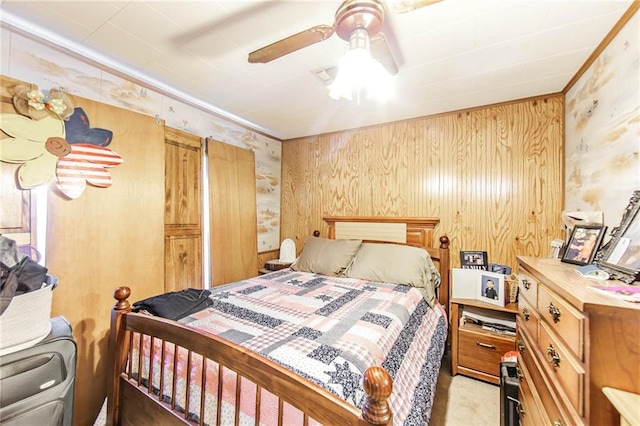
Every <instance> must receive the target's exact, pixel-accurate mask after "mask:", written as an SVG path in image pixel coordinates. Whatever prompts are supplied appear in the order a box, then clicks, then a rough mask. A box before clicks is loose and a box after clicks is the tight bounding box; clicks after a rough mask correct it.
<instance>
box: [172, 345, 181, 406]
mask: <svg viewBox="0 0 640 426" xmlns="http://www.w3.org/2000/svg"><path fill="white" fill-rule="evenodd" d="M179 350H180V348H179V347H178V345H175V346H174V348H173V380H172V381H171V409H172V410H174V411H175V409H176V385H177V384H178V352H179Z"/></svg>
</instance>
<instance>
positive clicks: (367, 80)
mask: <svg viewBox="0 0 640 426" xmlns="http://www.w3.org/2000/svg"><path fill="white" fill-rule="evenodd" d="M369 47H370V45H369V35H368V33H367V31H366V30H365V29H362V28H359V29H355V30H354V31H353V32H352V34H351V37H349V50H348V51H347V53H346V54H345V55H344V57H343V58H342V59H341V60H340V64H339V65H338V75H337V76H336V78H335V80H334V82H333V83H332V84H330V85H329V86H328V88H329V96H330V97H331V98H332V99H340V98H344V99H348V100H353V99H354V97H355V98H356V99H357V100H358V101H359V100H360V98H361V95H362V94H363V93H366V95H367V97H368V98H375V99H378V100H386V99H388V98H389V97H390V96H391V93H392V89H393V76H391V75H390V74H389V73H388V72H387V70H385V68H384V66H382V64H381V63H380V62H378V61H377V60H375V59H373V58H372V57H371V51H370V49H369Z"/></svg>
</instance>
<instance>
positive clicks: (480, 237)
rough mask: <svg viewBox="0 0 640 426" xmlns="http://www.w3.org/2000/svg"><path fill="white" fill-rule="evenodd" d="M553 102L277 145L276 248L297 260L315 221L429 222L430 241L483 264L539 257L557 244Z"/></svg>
mask: <svg viewBox="0 0 640 426" xmlns="http://www.w3.org/2000/svg"><path fill="white" fill-rule="evenodd" d="M563 120H564V104H563V96H562V95H561V94H558V95H553V96H549V97H543V98H535V99H533V98H532V99H527V100H523V101H520V102H514V103H506V104H500V105H494V106H488V107H484V108H479V109H474V110H468V111H461V112H455V113H450V114H442V115H437V116H430V117H423V118H417V119H413V120H409V121H402V122H397V123H391V124H387V125H383V126H375V127H369V128H363V129H359V130H352V131H346V132H343V133H332V134H326V135H320V136H314V137H307V138H301V139H295V140H289V141H285V142H284V143H283V148H282V157H283V160H282V180H283V182H282V206H281V212H282V224H281V227H282V228H281V238H282V239H284V238H292V239H294V241H296V248H297V251H298V253H299V252H300V251H301V250H302V248H303V246H304V241H305V240H306V238H307V237H308V236H309V235H311V234H312V232H313V231H314V230H315V229H318V230H320V231H321V233H322V234H321V235H323V236H326V235H327V229H328V227H327V225H326V224H325V223H323V221H322V216H325V215H335V216H348V215H358V216H436V217H439V218H440V219H441V222H440V224H439V225H438V227H437V228H436V232H435V235H436V238H437V237H438V236H440V235H442V234H446V235H448V236H449V238H450V239H451V249H452V264H453V265H454V266H458V265H459V264H460V259H459V255H458V252H459V251H460V250H486V251H487V252H488V256H489V262H496V263H504V264H508V265H511V266H515V264H516V261H515V257H516V255H520V254H522V255H531V256H547V255H548V254H549V243H550V241H551V240H552V239H554V238H558V237H561V236H562V233H561V229H560V222H561V221H560V213H561V211H562V200H563V193H562V190H563V181H564V173H563V162H564V161H563V158H564V157H563V156H564V129H563Z"/></svg>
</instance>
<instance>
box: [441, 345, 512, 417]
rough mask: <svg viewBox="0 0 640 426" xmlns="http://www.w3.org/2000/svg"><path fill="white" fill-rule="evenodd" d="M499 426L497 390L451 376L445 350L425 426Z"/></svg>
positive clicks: (495, 387) (468, 378)
mask: <svg viewBox="0 0 640 426" xmlns="http://www.w3.org/2000/svg"><path fill="white" fill-rule="evenodd" d="M499 424H500V387H499V386H497V385H492V384H490V383H486V382H483V381H480V380H476V379H472V378H470V377H466V376H462V375H460V374H458V375H457V376H455V377H451V356H450V353H449V351H447V354H446V355H445V356H444V358H443V360H442V367H441V368H440V376H439V377H438V385H437V388H436V396H435V400H434V402H433V408H432V410H431V422H430V423H429V426H444V425H446V426H483V425H487V426H488V425H491V426H496V425H499Z"/></svg>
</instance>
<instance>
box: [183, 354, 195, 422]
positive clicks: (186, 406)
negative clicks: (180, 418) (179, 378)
mask: <svg viewBox="0 0 640 426" xmlns="http://www.w3.org/2000/svg"><path fill="white" fill-rule="evenodd" d="M192 354H193V352H191V351H188V352H187V377H186V380H185V383H186V384H187V390H186V398H185V402H184V418H185V419H187V420H188V419H189V413H190V411H189V408H191V407H190V406H189V402H190V401H189V400H190V399H191V361H192V359H193V358H192V356H193V355H192Z"/></svg>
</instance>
